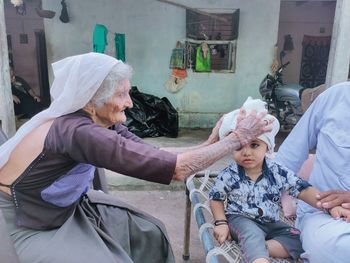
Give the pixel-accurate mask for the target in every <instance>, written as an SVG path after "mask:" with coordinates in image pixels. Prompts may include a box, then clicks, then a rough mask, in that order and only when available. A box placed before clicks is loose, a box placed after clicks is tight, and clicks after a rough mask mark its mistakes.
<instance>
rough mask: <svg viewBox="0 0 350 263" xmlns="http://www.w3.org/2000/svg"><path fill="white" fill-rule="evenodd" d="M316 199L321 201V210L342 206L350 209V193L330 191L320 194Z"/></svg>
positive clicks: (319, 202)
mask: <svg viewBox="0 0 350 263" xmlns="http://www.w3.org/2000/svg"><path fill="white" fill-rule="evenodd" d="M316 198H317V199H318V200H319V201H318V202H317V206H318V207H319V208H325V209H331V208H333V207H336V206H342V207H344V208H346V209H350V191H342V190H330V191H326V192H321V193H319V194H318V195H317V196H316Z"/></svg>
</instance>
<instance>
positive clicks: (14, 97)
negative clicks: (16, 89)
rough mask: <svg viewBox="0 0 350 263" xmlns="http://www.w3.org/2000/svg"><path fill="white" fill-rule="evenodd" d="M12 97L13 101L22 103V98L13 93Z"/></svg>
mask: <svg viewBox="0 0 350 263" xmlns="http://www.w3.org/2000/svg"><path fill="white" fill-rule="evenodd" d="M12 99H13V102H14V103H16V104H20V103H21V100H20V99H19V98H18V97H17V96H16V95H12Z"/></svg>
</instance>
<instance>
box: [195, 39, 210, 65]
mask: <svg viewBox="0 0 350 263" xmlns="http://www.w3.org/2000/svg"><path fill="white" fill-rule="evenodd" d="M204 54H205V55H204ZM195 70H196V71H198V72H210V71H211V55H210V49H209V48H208V46H207V45H206V44H205V45H203V44H202V45H200V46H199V47H197V53H196V67H195Z"/></svg>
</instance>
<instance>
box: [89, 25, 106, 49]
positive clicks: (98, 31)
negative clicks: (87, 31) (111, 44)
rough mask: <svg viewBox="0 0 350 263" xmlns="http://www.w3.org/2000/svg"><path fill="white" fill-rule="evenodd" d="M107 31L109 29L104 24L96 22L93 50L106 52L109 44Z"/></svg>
mask: <svg viewBox="0 0 350 263" xmlns="http://www.w3.org/2000/svg"><path fill="white" fill-rule="evenodd" d="M107 33H108V29H107V27H105V26H104V25H101V24H96V25H95V29H94V33H93V37H92V41H93V51H94V52H97V53H104V52H105V49H106V46H107V45H108V42H107Z"/></svg>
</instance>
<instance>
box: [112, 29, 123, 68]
mask: <svg viewBox="0 0 350 263" xmlns="http://www.w3.org/2000/svg"><path fill="white" fill-rule="evenodd" d="M114 42H115V57H116V58H117V59H119V60H121V61H123V62H125V34H120V33H116V34H115V37H114Z"/></svg>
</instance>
